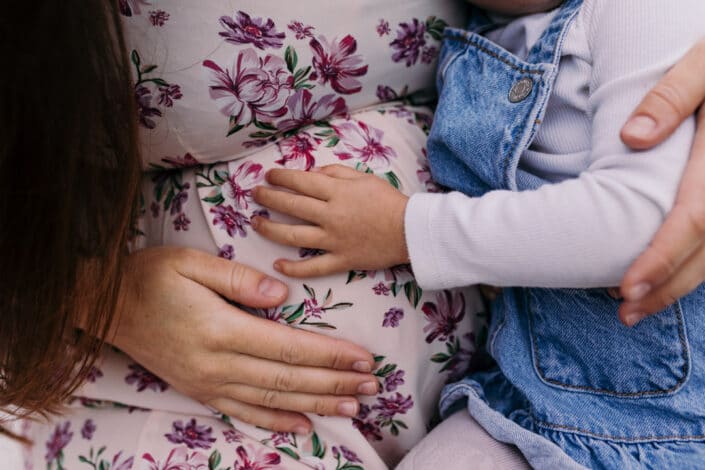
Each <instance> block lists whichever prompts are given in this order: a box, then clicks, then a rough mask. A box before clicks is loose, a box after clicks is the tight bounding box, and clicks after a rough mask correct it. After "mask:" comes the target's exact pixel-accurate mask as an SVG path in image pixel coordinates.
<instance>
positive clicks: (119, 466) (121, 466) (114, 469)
mask: <svg viewBox="0 0 705 470" xmlns="http://www.w3.org/2000/svg"><path fill="white" fill-rule="evenodd" d="M121 457H122V451H120V452H118V453H117V454H115V455H114V456H113V460H112V462H111V463H110V466H109V467H108V466H106V468H109V469H110V470H130V469H131V468H132V464H133V463H134V461H135V457H134V456H130V457H128V458H126V459H125V460H123V461H122V462H121V461H120V458H121Z"/></svg>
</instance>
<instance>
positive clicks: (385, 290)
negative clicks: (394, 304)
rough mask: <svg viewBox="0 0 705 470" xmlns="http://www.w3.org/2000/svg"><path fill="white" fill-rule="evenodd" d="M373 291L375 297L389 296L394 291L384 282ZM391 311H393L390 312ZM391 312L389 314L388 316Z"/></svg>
mask: <svg viewBox="0 0 705 470" xmlns="http://www.w3.org/2000/svg"><path fill="white" fill-rule="evenodd" d="M372 290H373V291H374V293H375V295H383V296H385V297H386V296H388V295H389V294H390V292H391V291H392V290H391V289H390V288H389V287H387V285H386V284H385V283H384V282H380V283H379V284H377V285H375V286H374V287H373V288H372ZM390 311H391V310H390ZM388 313H389V312H387V314H388ZM386 316H387V315H386V314H385V321H387V320H386Z"/></svg>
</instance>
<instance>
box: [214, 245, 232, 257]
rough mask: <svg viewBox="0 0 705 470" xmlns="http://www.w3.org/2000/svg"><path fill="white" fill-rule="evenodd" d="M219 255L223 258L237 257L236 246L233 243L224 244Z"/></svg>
mask: <svg viewBox="0 0 705 470" xmlns="http://www.w3.org/2000/svg"><path fill="white" fill-rule="evenodd" d="M218 256H219V257H221V258H223V259H230V260H232V259H235V248H234V247H233V246H232V245H223V246H222V247H221V248H220V252H219V253H218Z"/></svg>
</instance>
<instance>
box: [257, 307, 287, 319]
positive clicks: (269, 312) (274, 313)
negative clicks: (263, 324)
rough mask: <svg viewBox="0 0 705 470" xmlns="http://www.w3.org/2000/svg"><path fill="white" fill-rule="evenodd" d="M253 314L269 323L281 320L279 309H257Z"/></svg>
mask: <svg viewBox="0 0 705 470" xmlns="http://www.w3.org/2000/svg"><path fill="white" fill-rule="evenodd" d="M255 314H256V315H257V316H258V317H260V318H264V319H265V320H269V321H279V320H281V319H282V311H281V309H280V308H277V307H273V308H258V309H257V310H255Z"/></svg>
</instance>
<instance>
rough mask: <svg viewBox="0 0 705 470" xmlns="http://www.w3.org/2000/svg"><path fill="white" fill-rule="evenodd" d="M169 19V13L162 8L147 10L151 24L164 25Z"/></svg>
mask: <svg viewBox="0 0 705 470" xmlns="http://www.w3.org/2000/svg"><path fill="white" fill-rule="evenodd" d="M167 21H169V13H167V12H165V11H164V10H152V11H150V12H149V22H150V23H152V26H159V27H161V26H164V25H165V24H166V22H167Z"/></svg>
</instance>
